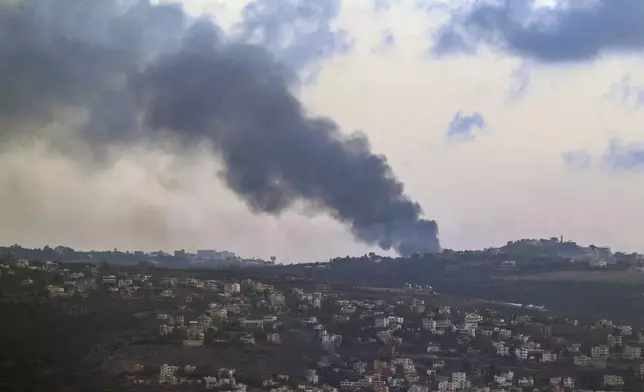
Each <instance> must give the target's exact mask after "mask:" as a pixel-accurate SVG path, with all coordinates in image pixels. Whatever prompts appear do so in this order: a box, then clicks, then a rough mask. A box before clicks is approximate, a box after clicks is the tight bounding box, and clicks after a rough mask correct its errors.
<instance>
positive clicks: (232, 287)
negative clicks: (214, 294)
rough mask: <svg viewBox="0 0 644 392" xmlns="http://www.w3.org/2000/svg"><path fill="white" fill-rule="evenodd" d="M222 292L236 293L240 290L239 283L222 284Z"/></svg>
mask: <svg viewBox="0 0 644 392" xmlns="http://www.w3.org/2000/svg"><path fill="white" fill-rule="evenodd" d="M224 292H225V293H228V294H237V293H239V292H241V285H240V284H239V283H226V284H225V285H224Z"/></svg>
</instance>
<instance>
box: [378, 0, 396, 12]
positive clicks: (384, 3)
mask: <svg viewBox="0 0 644 392" xmlns="http://www.w3.org/2000/svg"><path fill="white" fill-rule="evenodd" d="M395 2H396V0H373V10H374V11H376V12H383V11H389V10H390V9H391V7H393V5H394V3H395Z"/></svg>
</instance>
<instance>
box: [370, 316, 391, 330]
mask: <svg viewBox="0 0 644 392" xmlns="http://www.w3.org/2000/svg"><path fill="white" fill-rule="evenodd" d="M374 325H375V326H376V328H387V326H388V325H389V319H388V318H387V317H377V318H376V319H375V320H374Z"/></svg>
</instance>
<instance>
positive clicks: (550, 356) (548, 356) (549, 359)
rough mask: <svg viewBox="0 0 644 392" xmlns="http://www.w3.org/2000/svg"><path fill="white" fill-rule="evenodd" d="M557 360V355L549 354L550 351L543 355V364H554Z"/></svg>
mask: <svg viewBox="0 0 644 392" xmlns="http://www.w3.org/2000/svg"><path fill="white" fill-rule="evenodd" d="M556 360H557V354H555V353H552V352H549V351H544V352H543V353H542V354H541V362H554V361H556Z"/></svg>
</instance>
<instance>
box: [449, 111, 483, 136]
mask: <svg viewBox="0 0 644 392" xmlns="http://www.w3.org/2000/svg"><path fill="white" fill-rule="evenodd" d="M485 128H487V122H486V120H485V117H483V115H482V114H481V113H478V112H477V113H472V114H463V113H462V112H457V113H456V114H454V117H453V118H452V120H451V121H450V123H449V125H448V126H447V137H448V138H451V139H458V140H472V139H474V138H475V137H476V132H477V131H480V130H483V129H485Z"/></svg>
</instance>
